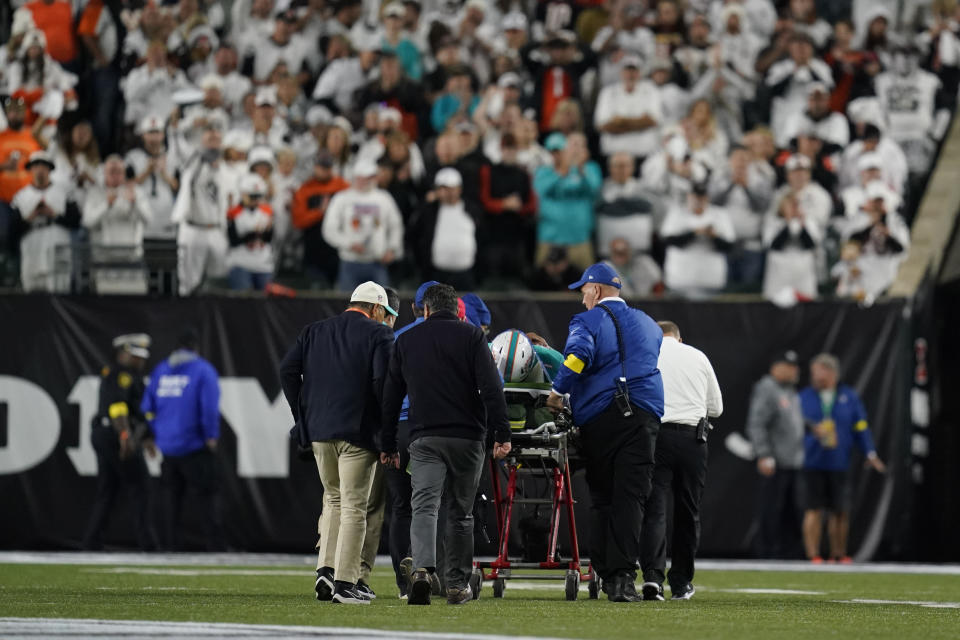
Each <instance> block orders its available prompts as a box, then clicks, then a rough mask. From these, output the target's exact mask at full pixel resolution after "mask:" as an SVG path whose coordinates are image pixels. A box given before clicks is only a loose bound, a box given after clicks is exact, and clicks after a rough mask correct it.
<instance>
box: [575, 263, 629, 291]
mask: <svg viewBox="0 0 960 640" xmlns="http://www.w3.org/2000/svg"><path fill="white" fill-rule="evenodd" d="M585 284H605V285H609V286H611V287H616V288H617V289H619V288H620V286H621V283H620V276H619V275H618V274H617V272H616V271H614V270H613V267H611V266H610V265H607V264H604V263H602V262H598V263H597V264H592V265H590V266H589V267H587V270H586V271H584V272H583V277H581V278H580V279H579V280H577V281H576V282H574V283H573V284H572V285H570V287H569V288H570V289H579V288H580V287H582V286H583V285H585Z"/></svg>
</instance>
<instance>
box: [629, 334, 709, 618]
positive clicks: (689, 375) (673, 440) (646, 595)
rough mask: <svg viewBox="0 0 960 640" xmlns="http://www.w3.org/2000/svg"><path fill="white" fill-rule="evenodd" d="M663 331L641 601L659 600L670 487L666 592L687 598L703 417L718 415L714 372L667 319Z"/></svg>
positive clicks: (703, 455)
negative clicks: (659, 411) (660, 400)
mask: <svg viewBox="0 0 960 640" xmlns="http://www.w3.org/2000/svg"><path fill="white" fill-rule="evenodd" d="M657 324H658V325H660V328H661V329H662V330H663V342H662V343H661V344H660V358H659V359H658V361H657V368H658V369H659V370H660V375H661V376H662V377H663V418H661V419H660V433H659V434H658V435H657V448H656V454H655V464H656V466H655V467H654V470H653V490H652V491H651V492H650V497H649V498H647V508H646V511H645V513H644V519H643V527H642V528H641V529H640V531H641V542H640V549H641V551H640V553H641V556H640V568H641V569H642V570H643V580H644V582H643V599H644V600H663V580H664V577H665V575H664V573H665V571H666V568H667V538H666V534H667V495H668V494H669V493H670V492H671V491H673V540H672V545H671V547H672V553H671V563H670V578H669V579H670V591H671V593H672V594H673V599H674V600H689V599H690V598H691V597H693V594H694V592H695V590H694V588H693V582H692V581H693V571H694V569H693V558H694V556H695V555H696V553H697V545H698V544H699V542H700V497H701V495H702V494H703V486H704V484H705V483H706V480H707V432H708V431H709V430H710V426H709V422H708V421H707V420H708V419H709V418H716V417H717V416H719V415H720V414H721V413H723V398H722V396H721V395H720V385H719V383H717V375H716V374H715V373H714V372H713V367H712V366H711V365H710V360H708V359H707V356H705V355H704V354H703V352H702V351H700V350H698V349H694V348H693V347H691V346H688V345H685V344H683V343H682V341H681V339H680V328H679V327H677V325H676V324H674V323H673V322H667V321H664V322H658V323H657Z"/></svg>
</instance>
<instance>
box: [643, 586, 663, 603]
mask: <svg viewBox="0 0 960 640" xmlns="http://www.w3.org/2000/svg"><path fill="white" fill-rule="evenodd" d="M640 590H641V591H642V592H643V599H644V600H663V585H661V584H659V583H657V582H644V583H643V587H642V588H641V589H640Z"/></svg>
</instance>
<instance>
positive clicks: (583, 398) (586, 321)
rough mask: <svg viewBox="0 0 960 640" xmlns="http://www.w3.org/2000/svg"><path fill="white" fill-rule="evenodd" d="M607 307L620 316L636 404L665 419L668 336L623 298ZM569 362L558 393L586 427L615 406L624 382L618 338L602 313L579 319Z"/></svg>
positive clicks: (570, 343) (632, 399)
mask: <svg viewBox="0 0 960 640" xmlns="http://www.w3.org/2000/svg"><path fill="white" fill-rule="evenodd" d="M604 304H605V305H606V306H607V307H608V308H609V309H610V310H611V311H612V312H613V313H614V315H616V316H617V320H618V321H619V322H620V329H621V330H622V332H623V346H624V350H625V351H626V368H627V386H628V388H629V390H630V402H631V403H632V404H634V405H636V406H637V407H638V408H640V409H643V410H644V411H647V412H649V413H652V414H653V415H655V416H657V417H658V418H659V417H661V416H663V380H662V379H661V378H660V370H659V369H657V359H658V358H659V357H660V343H661V342H662V341H663V332H662V331H661V330H660V327H658V326H657V323H656V322H654V321H653V320H652V319H651V318H650V316H648V315H647V314H645V313H644V312H643V311H640V310H639V309H632V308H630V307H628V306H627V303H626V302H624V301H623V300H621V299H619V298H614V299H611V298H608V299H606V300H605V301H604ZM563 353H564V354H566V358H565V360H564V361H563V366H562V367H560V371H559V372H557V375H556V377H555V378H554V379H553V389H554V390H555V391H556V392H557V393H561V394H563V393H569V394H570V403H571V407H572V409H573V419H574V421H575V422H576V423H577V424H578V425H580V426H583V425H585V424H586V423H588V422H590V421H591V420H593V419H594V418H596V417H597V416H598V415H600V414H601V413H602V412H603V411H605V410H606V409H607V407H609V406H610V403H611V402H613V395H614V393H615V392H616V382H615V381H616V379H617V378H619V377H620V375H621V370H620V355H619V350H618V348H617V332H616V329H615V328H614V326H613V321H612V320H611V319H610V316H609V315H607V312H606V311H604V310H603V309H601V308H600V307H594V308H593V309H591V310H590V311H585V312H583V313H580V314H577V315H575V316H573V319H572V320H571V321H570V335H569V337H568V338H567V345H566V346H565V347H564V349H563Z"/></svg>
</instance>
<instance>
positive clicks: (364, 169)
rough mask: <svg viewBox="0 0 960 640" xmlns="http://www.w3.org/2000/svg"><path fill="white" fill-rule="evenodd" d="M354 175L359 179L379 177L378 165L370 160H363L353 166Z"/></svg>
mask: <svg viewBox="0 0 960 640" xmlns="http://www.w3.org/2000/svg"><path fill="white" fill-rule="evenodd" d="M353 175H354V176H355V177H357V178H371V177H373V176H375V175H377V163H376V162H374V161H373V160H370V159H369V158H361V159H360V160H357V163H356V164H355V165H353Z"/></svg>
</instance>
